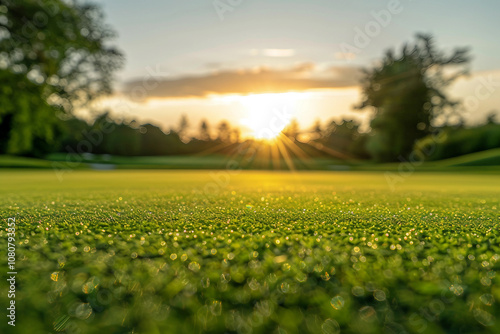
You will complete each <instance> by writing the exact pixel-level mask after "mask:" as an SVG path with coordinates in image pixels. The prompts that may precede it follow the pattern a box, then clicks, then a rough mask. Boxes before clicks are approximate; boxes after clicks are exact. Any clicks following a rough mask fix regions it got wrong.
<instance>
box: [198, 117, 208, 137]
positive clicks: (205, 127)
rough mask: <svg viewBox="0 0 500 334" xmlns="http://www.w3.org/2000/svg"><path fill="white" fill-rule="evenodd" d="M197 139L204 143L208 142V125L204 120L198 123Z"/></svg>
mask: <svg viewBox="0 0 500 334" xmlns="http://www.w3.org/2000/svg"><path fill="white" fill-rule="evenodd" d="M199 139H200V140H204V141H209V140H210V131H209V129H208V123H207V121H206V120H202V121H201V123H200V133H199Z"/></svg>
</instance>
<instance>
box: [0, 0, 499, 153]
mask: <svg viewBox="0 0 500 334" xmlns="http://www.w3.org/2000/svg"><path fill="white" fill-rule="evenodd" d="M115 36H116V34H115V32H114V31H113V29H111V28H110V27H109V26H108V25H106V24H105V23H103V14H102V11H101V9H100V7H99V6H97V5H93V4H88V3H80V2H67V1H64V0H52V1H50V2H44V1H37V0H25V1H15V0H0V154H13V155H28V156H37V157H44V156H45V155H46V154H48V153H51V152H61V151H63V152H65V151H67V150H69V149H71V150H76V151H77V152H79V151H85V150H84V149H83V146H84V145H82V143H87V142H88V143H90V141H89V140H88V139H86V138H85V134H89V133H94V134H96V133H97V129H96V124H106V125H108V128H113V129H114V130H113V131H111V132H109V133H104V132H102V133H100V136H98V137H99V140H98V141H97V140H96V141H95V143H93V144H92V153H97V154H100V153H103V154H104V153H107V154H115V155H129V156H130V155H174V154H193V153H200V152H214V151H216V148H220V147H225V146H228V145H232V144H235V143H238V142H240V141H242V138H241V132H240V131H239V129H238V128H235V127H232V126H231V124H229V123H228V122H226V121H222V122H220V123H218V124H216V125H213V126H214V128H213V129H210V125H209V124H208V122H207V121H206V120H205V121H202V122H201V124H199V129H198V130H199V131H198V133H197V135H194V136H193V135H189V134H188V131H187V129H188V128H189V125H190V124H189V120H188V118H187V116H183V117H182V118H181V120H180V123H179V126H178V127H176V128H174V129H171V130H169V131H166V132H164V131H162V130H161V129H160V128H159V127H157V126H155V125H153V124H139V123H138V122H137V121H134V120H129V121H126V120H122V121H117V120H113V119H112V118H111V117H109V114H108V113H101V114H100V115H98V116H96V117H95V119H94V122H93V123H92V124H88V123H86V122H85V121H83V120H81V119H79V118H78V117H76V116H75V110H79V109H81V108H90V105H91V102H92V101H94V100H95V99H96V98H99V97H102V96H105V95H108V94H110V93H111V92H112V83H113V80H114V74H115V73H116V71H117V70H118V69H120V68H121V67H122V65H123V62H124V56H123V54H122V53H121V52H120V50H118V49H117V48H116V47H114V46H112V41H113V39H114V38H115ZM470 58H471V57H470V52H469V50H468V49H467V48H456V49H454V50H453V51H452V52H450V53H446V52H443V51H442V50H439V49H438V48H437V47H436V45H435V42H434V39H433V38H432V36H430V35H424V34H417V35H416V37H415V40H414V41H413V42H412V43H409V44H405V45H403V47H402V48H401V49H400V50H398V51H395V50H388V51H387V52H386V53H385V54H384V55H383V57H382V58H381V60H380V61H379V62H378V63H377V64H376V65H374V66H372V67H371V68H367V69H365V70H364V77H363V79H362V81H361V91H362V101H361V103H360V104H359V105H358V106H356V107H357V109H358V110H369V111H370V112H371V115H372V117H371V121H370V129H369V131H368V132H367V133H362V132H360V130H359V126H360V125H359V124H358V123H357V122H356V121H355V120H341V121H328V122H324V123H321V122H317V123H316V124H315V126H314V127H313V128H312V129H300V128H299V124H298V123H297V122H296V121H293V122H291V123H290V124H289V125H288V126H287V128H286V129H285V130H283V135H284V136H286V137H287V138H289V139H291V140H292V141H293V142H300V141H299V139H300V138H299V137H300V135H301V134H304V133H307V135H308V138H309V144H308V145H311V146H313V147H315V148H316V150H317V151H321V152H323V153H324V154H334V155H335V154H336V155H338V156H344V157H346V158H358V159H363V158H366V159H373V160H376V161H381V162H385V161H400V160H402V159H405V158H408V156H410V155H411V154H414V153H415V152H419V153H420V154H421V155H425V159H440V158H445V157H450V156H457V155H461V154H466V153H471V152H473V151H477V150H484V149H489V148H495V147H500V138H499V135H498V133H499V130H500V129H499V128H498V124H496V121H497V120H496V119H494V118H493V117H491V118H490V119H489V120H488V122H487V123H488V124H485V125H483V126H478V127H476V128H470V127H466V126H464V122H463V119H462V116H461V115H462V112H461V111H462V105H461V103H460V101H459V100H454V99H451V98H450V97H449V96H448V94H447V90H446V88H447V87H448V86H449V85H450V84H451V83H453V82H454V81H455V80H456V79H457V78H459V77H461V76H462V75H464V74H466V73H467V72H468V66H469V64H470ZM436 130H442V131H441V132H443V133H446V136H445V137H443V138H444V139H442V140H440V142H439V143H438V146H439V147H438V148H439V149H437V150H435V151H434V152H433V153H432V154H430V153H425V152H426V151H425V148H426V147H428V146H429V143H430V142H432V140H433V139H432V138H433V137H432V135H433V134H434V133H435V132H436ZM88 146H89V145H87V151H89V150H88ZM433 146H436V143H434V144H433ZM223 151H224V150H222V151H221V152H222V153H223ZM424 153H425V154H424Z"/></svg>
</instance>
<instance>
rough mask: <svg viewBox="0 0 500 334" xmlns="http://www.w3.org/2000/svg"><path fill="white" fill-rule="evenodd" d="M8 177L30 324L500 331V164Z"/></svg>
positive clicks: (22, 328) (22, 327) (172, 329)
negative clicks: (414, 169)
mask: <svg viewBox="0 0 500 334" xmlns="http://www.w3.org/2000/svg"><path fill="white" fill-rule="evenodd" d="M0 184H1V188H0V204H1V205H0V208H1V211H0V212H1V217H2V222H3V225H2V227H3V228H2V231H0V245H1V248H0V253H1V255H2V256H1V258H2V259H6V258H7V229H6V226H7V219H8V218H9V217H15V219H16V223H17V231H16V233H17V235H16V248H17V250H16V252H17V253H16V257H17V258H16V266H17V267H16V269H17V273H18V274H17V281H16V282H17V286H16V308H17V312H18V313H17V322H16V328H15V330H16V332H18V333H48V332H65V333H499V332H500V307H499V304H498V303H499V301H500V288H499V286H500V284H499V283H500V277H499V275H498V274H497V271H498V270H499V268H500V232H499V230H498V219H499V210H498V209H499V205H500V203H499V190H500V177H499V176H498V174H489V175H479V174H465V175H463V174H456V173H455V174H446V173H435V174H431V173H415V174H413V175H411V176H410V177H408V178H405V180H404V182H402V183H400V184H398V185H397V186H396V188H395V191H391V190H390V187H389V186H388V185H387V183H386V180H385V177H384V174H383V173H362V172H358V173H345V172H342V173H324V172H314V173H278V172H239V173H236V172H232V173H229V172H223V171H222V172H221V171H214V172H209V171H196V172H195V171H187V172H186V171H184V172H181V171H113V172H109V171H108V172H91V171H74V172H71V173H67V174H66V175H64V180H63V182H59V181H58V179H57V178H56V176H55V175H54V173H53V172H51V171H36V172H34V171H2V172H1V174H0ZM2 263H3V265H2V269H1V270H2V272H3V273H5V272H7V271H8V270H7V265H6V262H4V260H2ZM2 284H5V281H4V283H2ZM2 286H3V285H2ZM8 303H9V300H8V299H7V295H6V294H5V293H2V294H1V295H0V305H2V308H3V307H7V306H8ZM7 329H10V328H7V321H6V320H5V319H4V320H2V321H1V322H0V331H1V332H5V330H7Z"/></svg>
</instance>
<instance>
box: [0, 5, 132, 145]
mask: <svg viewBox="0 0 500 334" xmlns="http://www.w3.org/2000/svg"><path fill="white" fill-rule="evenodd" d="M114 36H115V34H114V32H113V30H112V29H110V28H109V27H108V26H107V25H105V24H104V23H103V14H102V12H101V10H100V8H99V7H98V6H96V5H92V4H82V3H79V2H68V1H64V0H52V1H38V0H23V1H17V0H0V78H1V80H0V96H1V97H0V100H1V101H0V127H1V128H2V129H7V131H6V132H4V133H3V134H2V136H1V140H2V143H1V145H0V149H2V152H3V153H13V154H24V153H29V152H32V151H33V149H34V147H35V146H36V145H37V143H38V142H40V141H42V142H46V143H49V144H50V143H54V142H55V139H56V137H57V135H58V131H59V128H58V126H59V124H60V118H68V117H71V116H72V114H73V111H74V109H75V108H79V107H86V106H88V105H89V102H91V101H92V100H94V99H95V98H97V97H99V96H102V95H106V94H109V93H111V88H112V82H113V80H114V76H113V73H114V72H115V70H117V69H118V68H120V67H121V65H122V63H123V57H122V55H121V53H120V52H119V51H118V50H117V49H116V48H114V47H112V46H109V42H110V41H111V40H112V39H113V38H114ZM56 113H57V114H58V116H59V118H58V117H56Z"/></svg>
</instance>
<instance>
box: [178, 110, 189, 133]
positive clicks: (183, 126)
mask: <svg viewBox="0 0 500 334" xmlns="http://www.w3.org/2000/svg"><path fill="white" fill-rule="evenodd" d="M188 128H189V120H188V118H187V116H186V115H184V114H182V116H181V119H180V121H179V129H178V130H177V133H178V134H179V137H181V139H185V136H186V131H187V129H188Z"/></svg>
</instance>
